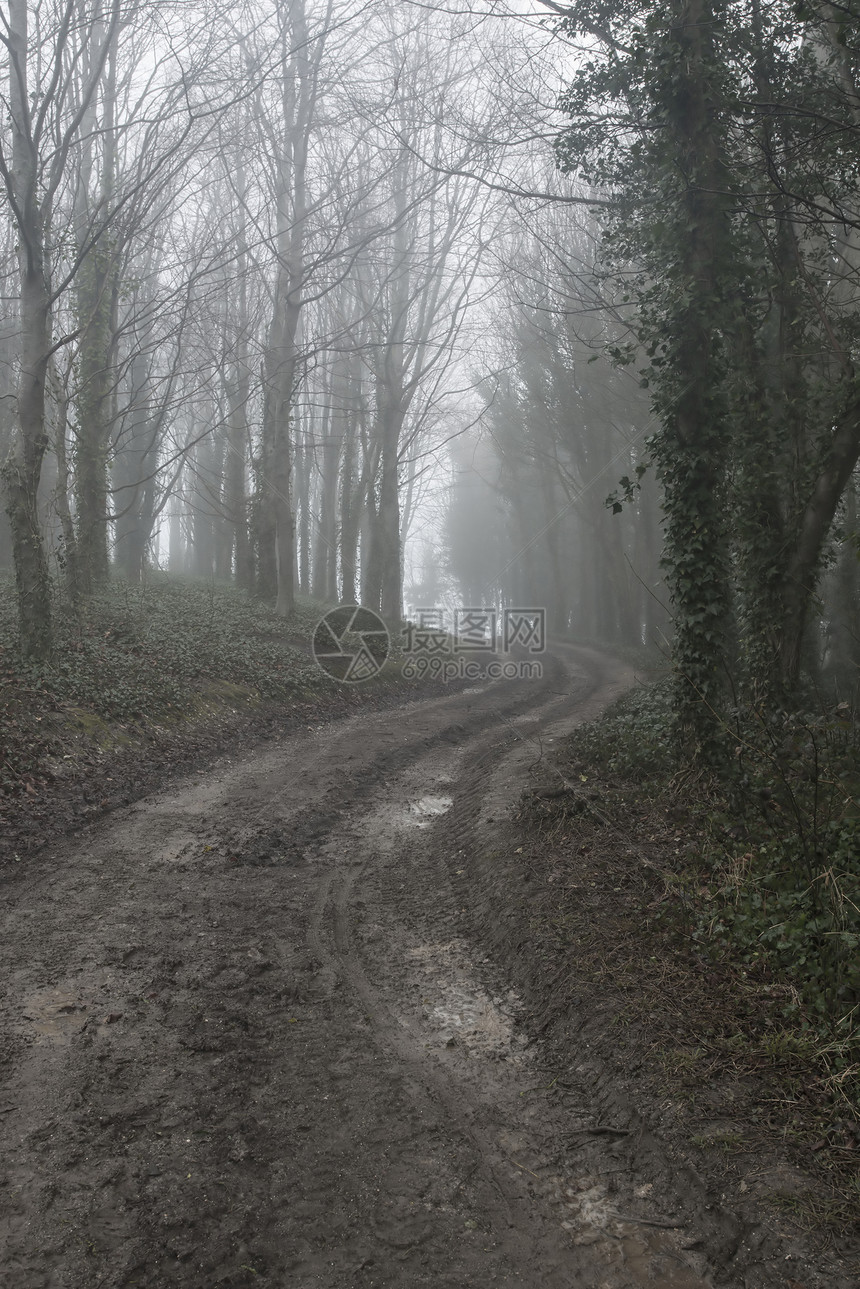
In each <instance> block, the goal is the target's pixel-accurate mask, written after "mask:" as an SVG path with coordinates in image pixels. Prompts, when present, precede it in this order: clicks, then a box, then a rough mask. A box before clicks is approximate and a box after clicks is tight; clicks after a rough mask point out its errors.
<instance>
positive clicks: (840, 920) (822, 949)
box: [571, 681, 860, 1111]
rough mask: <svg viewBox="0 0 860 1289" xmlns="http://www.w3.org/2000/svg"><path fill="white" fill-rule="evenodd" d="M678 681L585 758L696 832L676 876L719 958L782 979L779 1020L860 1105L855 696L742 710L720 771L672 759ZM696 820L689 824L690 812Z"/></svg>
mask: <svg viewBox="0 0 860 1289" xmlns="http://www.w3.org/2000/svg"><path fill="white" fill-rule="evenodd" d="M670 705H671V687H670V682H669V681H664V682H660V683H658V684H655V685H652V686H649V687H647V688H640V689H637V690H634V691H632V692H630V693H629V694H627V695H625V697H624V698H622V699H621V700H620V702H618V703H617V704H616V705H615V706H614V707H613V708H612V709H610V710H609V711H608V712H607V713H606V714H604V716H603V717H602V718H601V719H599V720H598V721H596V722H594V723H592V724H591V725H589V726H586V727H583V728H581V729H580V730H579V731H577V733H576V735H575V736H574V738H573V739H572V741H571V751H572V753H573V754H574V755H575V757H576V760H577V762H578V763H582V764H586V765H588V766H590V767H591V768H592V769H593V770H594V771H595V772H596V773H603V774H604V775H607V776H610V777H613V776H614V777H615V778H616V779H617V780H620V781H622V782H623V783H625V784H632V785H636V790H637V792H638V793H639V794H640V795H643V794H644V795H646V796H648V797H649V798H650V799H651V800H652V801H653V803H654V807H655V809H656V810H658V811H659V810H662V811H664V812H666V813H667V814H668V815H669V816H670V817H671V818H672V819H673V820H674V821H675V824H676V826H682V827H683V828H684V831H685V833H686V834H687V835H688V836H689V837H692V838H694V839H695V843H694V846H693V847H690V846H687V847H686V848H685V849H684V850H683V851H682V852H681V851H677V850H676V852H675V854H674V855H673V859H672V864H673V865H674V866H675V871H673V872H671V873H669V874H667V889H671V890H672V891H673V892H674V894H675V895H676V896H677V899H676V901H675V914H676V915H677V913H678V910H679V909H680V912H681V914H682V916H683V919H684V923H685V929H686V933H687V934H688V935H689V937H690V938H691V939H692V940H693V942H694V943H695V944H696V946H697V951H699V952H702V953H704V954H705V955H706V956H707V957H708V958H710V959H711V960H712V961H714V962H723V963H731V964H733V965H737V966H738V967H740V968H742V969H744V970H748V971H749V972H750V973H751V974H755V975H756V976H757V977H758V978H760V979H761V980H762V981H764V982H768V981H769V982H771V983H772V984H773V985H774V986H775V988H774V998H773V1011H774V1013H775V1014H774V1016H773V1018H772V1019H773V1023H774V1026H775V1029H780V1027H781V1032H785V1031H788V1032H791V1033H794V1034H795V1035H797V1036H799V1038H800V1039H802V1040H803V1041H804V1042H806V1041H808V1042H810V1043H811V1044H812V1046H813V1048H814V1050H815V1053H816V1059H817V1061H818V1063H819V1065H820V1066H822V1067H823V1070H824V1078H825V1081H826V1083H827V1085H828V1087H829V1089H830V1091H831V1092H832V1093H833V1094H834V1096H836V1097H837V1098H838V1099H840V1100H842V1101H843V1102H844V1101H845V1100H847V1101H849V1102H850V1103H851V1104H852V1106H853V1107H854V1110H855V1111H856V1110H857V1109H858V1108H860V731H858V723H857V720H856V719H855V716H854V714H853V713H852V711H851V710H850V708H849V706H848V704H846V703H840V704H839V705H838V706H832V707H830V708H829V709H826V710H822V711H819V712H806V713H791V714H782V715H780V716H777V717H771V718H769V719H767V720H765V719H764V718H763V717H762V716H761V715H760V714H758V713H755V712H746V713H740V712H738V713H736V714H735V723H734V727H733V729H732V730H731V731H730V732H729V731H727V734H726V763H725V766H724V769H723V771H722V772H721V773H714V774H708V775H707V776H706V775H703V774H698V773H694V772H693V771H692V770H691V769H690V768H689V767H684V766H680V765H678V763H677V762H676V761H675V760H674V759H673V756H672V751H671V744H670V740H669V738H668V736H667V733H666V731H668V730H669V729H670V728H671V710H670ZM679 820H682V821H683V822H682V823H681V824H680V825H679V824H678V821H679Z"/></svg>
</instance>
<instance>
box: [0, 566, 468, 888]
mask: <svg viewBox="0 0 860 1289" xmlns="http://www.w3.org/2000/svg"><path fill="white" fill-rule="evenodd" d="M326 607H327V606H325V605H321V604H319V603H317V602H315V601H311V600H308V599H303V600H302V601H301V602H300V603H299V605H298V607H297V611H296V613H295V614H294V615H293V616H292V617H291V618H289V619H285V618H283V617H280V616H279V615H278V614H276V613H275V612H274V610H273V609H272V608H270V607H269V606H267V605H266V604H264V603H262V602H260V601H257V600H254V599H251V598H249V597H248V596H247V595H245V594H244V593H242V592H240V591H237V590H235V589H233V588H231V587H229V586H228V585H225V584H215V583H212V582H205V581H194V580H191V579H183V578H175V577H167V576H164V575H158V574H157V573H151V574H150V576H149V578H148V580H147V581H146V582H144V583H142V584H140V585H137V586H131V585H129V584H127V583H124V582H122V581H121V580H114V581H111V582H110V583H109V584H108V585H107V586H105V587H104V588H102V589H101V590H100V591H99V592H98V594H97V595H95V596H93V597H92V598H91V599H90V600H88V601H87V604H86V607H85V608H82V609H81V610H80V611H79V612H78V613H72V612H71V610H70V609H69V608H68V606H64V605H62V604H58V606H57V609H56V617H55V623H54V635H55V650H54V655H53V657H52V659H51V660H50V662H48V663H46V664H43V665H40V666H36V665H33V664H28V663H27V662H26V661H25V660H24V659H22V658H21V656H20V654H19V653H18V643H17V641H18V625H17V615H16V609H15V597H14V594H13V590H12V586H11V584H10V583H9V581H8V580H5V581H4V580H3V579H0V867H2V866H3V864H4V863H15V862H21V861H23V860H26V857H27V855H28V854H29V853H30V852H32V851H33V850H34V849H37V848H38V847H39V846H41V845H43V844H44V842H45V840H46V839H47V838H48V837H49V836H52V835H62V834H64V833H65V832H67V831H68V830H69V829H70V828H73V827H77V826H79V825H81V824H82V823H85V822H90V821H92V820H93V819H97V818H99V817H101V816H102V815H104V814H106V813H108V812H109V811H111V810H113V809H115V808H116V807H117V806H121V805H128V804H129V803H130V802H132V801H134V800H136V799H137V798H138V797H140V796H142V795H143V794H144V793H146V792H151V791H153V790H154V789H155V788H157V787H158V786H159V785H161V784H163V783H165V782H167V781H168V780H169V778H170V777H171V775H174V774H176V773H177V772H182V771H188V770H190V769H193V770H197V769H200V768H202V767H205V766H207V765H208V764H209V763H210V762H211V760H212V758H213V757H214V756H215V755H217V754H218V753H224V752H227V751H228V750H229V749H230V748H237V747H244V748H247V747H248V746H249V745H250V744H252V743H254V742H255V741H261V740H264V739H266V738H267V737H271V736H273V735H274V736H282V735H283V734H285V733H289V732H293V731H298V730H308V729H317V728H319V726H320V725H321V724H323V723H324V722H326V721H328V720H331V719H336V718H339V717H342V716H345V715H350V714H352V713H355V712H359V711H367V710H381V709H384V708H386V707H390V706H392V705H395V706H396V705H398V704H401V703H403V702H405V701H407V700H408V699H409V698H417V697H419V696H421V697H427V696H430V695H432V694H434V693H435V694H438V693H442V692H445V691H444V687H443V686H442V685H441V684H438V683H437V684H432V683H423V684H422V683H419V682H418V681H409V680H406V679H405V678H404V677H403V676H402V674H401V670H400V667H399V666H398V663H397V660H396V656H393V657H392V658H391V659H390V660H389V662H388V663H387V664H386V666H385V667H384V669H383V671H382V673H381V674H380V675H379V676H378V677H376V678H375V679H374V680H373V681H371V682H369V683H365V684H362V685H342V684H336V683H335V682H334V681H332V680H330V679H329V677H328V676H326V675H325V674H324V673H323V672H322V671H321V670H320V668H319V667H318V666H317V665H316V663H315V662H314V660H313V658H312V656H311V639H312V636H313V633H314V628H315V626H316V624H317V622H318V621H319V618H320V616H321V615H322V614H323V613H324V612H325V609H326ZM395 653H396V651H395Z"/></svg>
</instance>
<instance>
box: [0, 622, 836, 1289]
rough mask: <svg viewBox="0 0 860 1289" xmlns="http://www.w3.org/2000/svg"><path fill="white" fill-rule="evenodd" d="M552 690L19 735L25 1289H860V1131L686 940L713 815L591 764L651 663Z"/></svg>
mask: <svg viewBox="0 0 860 1289" xmlns="http://www.w3.org/2000/svg"><path fill="white" fill-rule="evenodd" d="M108 629H111V630H112V628H108ZM294 645H295V648H296V650H297V651H299V652H300V650H301V639H300V633H297V634H296V637H295V641H294ZM87 647H89V646H87ZM545 663H546V665H545V674H544V678H543V680H542V681H541V682H528V683H526V682H516V683H506V684H498V685H492V686H491V685H487V684H479V685H476V686H474V687H472V688H471V689H469V690H462V691H461V692H459V693H452V692H437V693H435V694H434V693H431V692H427V691H425V692H424V693H419V692H418V691H417V689H416V688H414V687H413V688H412V689H411V690H410V691H409V692H404V689H403V688H402V685H403V682H402V681H394V682H393V683H389V684H387V685H378V686H377V687H376V688H375V689H374V687H373V686H370V687H368V688H363V687H361V686H359V687H356V689H355V690H347V689H345V688H344V687H340V688H335V687H334V686H331V687H323V686H321V685H315V682H312V681H311V680H310V678H309V676H304V673H303V678H302V680H301V683H300V684H298V685H296V686H295V687H294V689H293V691H291V694H286V693H284V694H282V695H280V697H279V698H278V699H277V701H276V700H275V699H272V700H271V701H267V702H263V701H256V699H255V700H254V701H252V702H251V703H250V704H249V703H248V702H247V700H246V701H245V702H243V703H241V704H240V703H239V702H238V701H237V699H236V694H235V692H234V693H233V694H232V698H233V700H234V701H233V702H232V703H231V702H230V701H227V702H225V701H224V694H225V691H224V689H223V684H228V685H237V684H239V682H238V681H236V680H225V681H222V682H221V684H222V688H221V689H220V692H219V697H218V701H217V702H216V701H215V700H213V698H212V693H213V690H212V685H213V683H214V682H213V681H212V680H211V679H210V680H208V681H207V680H205V678H204V677H202V676H201V677H200V678H199V681H198V686H199V688H198V694H199V693H200V692H203V693H204V700H203V702H202V705H201V706H200V707H199V708H197V707H194V706H193V705H192V706H190V707H189V706H187V705H186V708H185V713H186V715H185V719H184V720H183V721H180V720H178V719H177V720H176V721H175V722H174V723H170V722H168V723H166V724H164V725H158V726H157V727H155V728H150V729H149V730H148V733H147V734H146V736H145V737H142V736H141V734H140V730H141V729H145V728H146V726H147V722H146V719H145V718H143V719H141V724H140V726H135V727H134V729H132V730H131V731H130V730H129V728H128V726H130V725H132V724H133V722H132V721H131V720H129V721H127V722H122V723H125V724H126V726H127V728H126V730H125V731H121V730H120V731H119V733H123V734H124V735H125V738H124V739H118V738H117V737H116V733H117V724H118V722H116V721H114V720H111V719H110V718H109V717H108V716H98V721H100V722H103V724H102V725H100V726H98V727H97V729H96V732H97V733H98V735H99V737H98V738H97V739H95V740H94V739H93V736H92V730H84V729H81V728H78V729H77V732H75V728H74V725H73V723H70V722H69V721H68V720H67V717H68V709H67V708H66V707H63V706H62V704H63V703H70V702H71V700H70V699H68V698H58V697H57V694H56V691H53V693H51V694H49V697H48V699H46V700H45V702H46V707H45V710H44V711H42V710H41V709H37V710H34V711H31V712H30V713H29V715H27V714H26V713H25V712H24V709H23V706H22V705H21V704H18V705H15V706H14V708H13V705H12V704H9V705H8V706H7V709H6V710H7V712H8V711H9V710H14V712H16V713H17V716H15V717H13V719H18V720H19V721H20V722H23V723H24V724H26V721H27V720H28V719H29V720H31V721H32V723H33V724H41V723H42V722H44V720H45V719H46V718H47V717H48V716H49V715H50V710H49V709H51V710H53V711H54V713H55V714H56V712H57V711H59V716H58V717H57V725H58V728H59V733H57V729H54V730H52V732H51V734H50V738H46V739H45V740H44V743H45V744H49V749H48V751H47V752H46V751H45V750H44V748H42V750H37V752H31V753H30V757H31V768H29V769H24V770H20V769H19V770H17V771H16V773H18V775H19V780H16V783H18V786H17V787H15V788H14V789H13V790H8V789H7V792H6V800H5V806H4V808H5V827H6V843H7V844H6V849H5V861H4V864H3V866H2V868H0V971H2V975H3V980H4V992H3V1000H2V1008H0V1078H2V1082H0V1285H2V1286H3V1287H4V1289H6V1286H8V1287H9V1289H13V1286H14V1289H43V1287H44V1289H49V1287H50V1289H55V1287H57V1289H85V1287H86V1289H96V1287H97V1286H105V1287H108V1289H112V1287H114V1286H116V1287H117V1289H118V1287H120V1286H123V1287H124V1286H126V1285H129V1286H130V1285H138V1286H146V1287H147V1289H161V1287H162V1286H165V1287H166V1286H178V1285H181V1286H186V1287H187V1289H213V1287H214V1286H224V1287H226V1286H231V1287H235V1289H239V1287H241V1289H246V1287H250V1286H260V1285H271V1286H273V1287H278V1289H280V1287H281V1286H288V1285H289V1286H291V1287H292V1286H296V1287H297V1289H352V1287H353V1286H355V1287H356V1289H364V1287H365V1286H366V1287H367V1289H370V1287H371V1286H380V1287H381V1286H386V1287H388V1289H412V1287H413V1286H416V1287H418V1286H422V1285H427V1286H431V1285H432V1286H434V1289H435V1287H436V1286H445V1285H449V1286H459V1287H462V1289H465V1287H466V1286H469V1287H470V1289H472V1287H473V1286H475V1287H480V1286H484V1285H486V1286H490V1285H507V1286H511V1289H513V1287H514V1286H517V1287H518V1289H543V1286H548V1287H549V1289H552V1287H553V1286H558V1287H559V1289H560V1287H561V1286H570V1285H573V1284H577V1285H582V1286H583V1287H584V1289H631V1287H632V1286H645V1285H652V1286H653V1285H661V1286H666V1287H669V1289H700V1287H701V1286H725V1287H726V1289H728V1287H729V1286H732V1287H735V1286H736V1287H738V1289H740V1287H743V1289H759V1287H761V1289H771V1287H773V1289H776V1287H777V1286H778V1287H779V1289H824V1286H827V1289H848V1286H854V1285H855V1284H856V1283H857V1277H858V1273H860V1244H858V1242H857V1240H856V1238H853V1236H852V1234H851V1232H850V1231H849V1223H850V1218H851V1212H850V1205H848V1204H847V1201H846V1198H845V1184H844V1178H845V1175H846V1171H847V1167H848V1165H849V1164H850V1161H851V1158H852V1153H851V1152H852V1151H853V1150H854V1148H855V1146H856V1141H855V1140H854V1139H853V1137H852V1125H851V1123H846V1122H845V1121H843V1120H838V1119H836V1118H835V1117H836V1116H837V1114H838V1111H837V1110H834V1109H830V1111H829V1113H830V1114H831V1118H834V1119H835V1122H832V1123H825V1124H824V1125H823V1127H822V1126H821V1123H820V1118H821V1115H822V1114H826V1113H828V1110H827V1109H826V1108H825V1107H824V1102H823V1100H822V1096H821V1095H820V1094H819V1093H818V1092H816V1089H815V1087H813V1086H812V1083H813V1082H814V1080H813V1079H812V1077H811V1075H810V1068H811V1067H810V1065H809V1063H808V1062H807V1061H805V1060H804V1057H803V1053H802V1052H798V1051H797V1050H796V1049H795V1048H792V1047H791V1045H790V1044H787V1043H785V1042H783V1046H782V1047H780V1044H779V1043H777V1042H775V1040H774V1033H775V1031H774V1027H773V1024H772V1017H771V1016H770V1015H769V1010H768V1009H769V1000H770V1003H771V1004H772V998H771V997H770V995H768V994H767V993H766V992H765V991H763V990H762V989H761V988H760V987H759V986H758V985H755V986H754V985H753V984H752V983H750V982H749V981H747V980H746V978H745V977H744V975H743V973H742V971H741V970H740V969H737V970H732V969H731V968H729V967H727V966H720V967H714V966H713V965H712V964H707V963H705V962H704V961H703V960H702V959H701V958H700V957H699V956H698V954H697V952H696V951H695V950H694V948H693V947H691V946H690V945H689V944H688V943H684V941H683V937H682V936H679V934H678V930H677V925H676V922H675V921H673V919H672V918H671V916H670V917H668V918H665V917H664V916H663V914H664V911H667V910H670V909H671V906H672V904H673V900H674V892H673V885H672V882H671V880H670V875H671V872H672V871H673V867H674V860H673V858H672V857H673V856H675V855H676V854H677V852H678V850H679V848H683V847H684V845H686V844H687V843H688V842H689V840H690V839H689V838H688V837H685V836H684V831H683V822H682V821H680V820H679V819H671V818H666V817H662V818H658V817H657V815H656V814H655V813H654V812H653V810H652V809H650V807H648V806H647V803H642V804H641V805H640V806H638V807H637V806H636V804H635V803H631V802H630V801H629V799H626V800H625V812H626V813H625V815H624V816H623V817H621V818H620V819H619V815H618V811H617V809H616V808H615V807H614V805H613V800H612V798H613V794H616V793H617V791H618V785H617V784H613V783H612V782H610V781H601V780H595V778H594V776H593V775H591V774H590V773H589V769H588V767H587V766H585V765H583V764H580V763H577V762H576V760H575V759H572V753H571V746H572V745H571V744H570V743H569V742H567V741H566V736H567V735H568V734H569V733H570V731H571V730H573V729H575V728H576V727H577V726H578V725H579V724H580V723H581V722H583V721H587V720H590V719H591V718H592V717H594V716H596V715H597V714H598V713H599V712H600V711H601V710H602V709H603V708H604V707H605V706H606V704H607V703H609V702H610V701H611V700H612V699H613V698H614V697H616V696H617V695H618V694H619V693H620V692H621V691H622V690H623V689H624V688H625V687H626V686H627V685H629V684H630V683H631V681H632V679H633V677H632V674H631V672H630V670H629V668H627V667H625V666H624V665H622V664H620V663H615V662H613V661H612V660H611V659H608V658H607V657H606V656H605V655H598V654H596V653H594V652H591V651H588V650H582V649H564V650H558V651H555V652H554V654H553V655H552V657H547V658H546V660H545ZM195 665H196V664H195ZM12 672H14V668H12V667H8V668H7V677H8V676H9V675H10V673H12ZM21 683H22V682H21V681H20V679H16V680H14V682H13V681H11V680H10V681H9V688H10V689H11V688H13V687H14V692H15V693H16V694H19V693H20V685H21ZM27 683H28V684H29V685H31V686H34V685H35V682H34V681H33V679H32V678H30V679H29V680H28V681H27ZM248 688H251V687H250V686H249V687H248ZM8 692H9V689H7V693H8ZM256 693H257V694H258V693H259V691H256ZM154 701H155V700H153V703H154ZM54 704H56V705H57V706H53V705H54ZM249 707H250V709H251V710H249ZM81 708H82V710H83V712H84V719H85V718H86V712H87V710H88V709H87V708H86V707H84V706H83V704H81ZM234 708H235V710H234ZM103 710H104V709H103ZM40 715H41V716H42V721H41V722H40V721H38V719H37V718H38V717H39V716H40ZM16 728H21V727H20V726H19V727H16ZM70 738H74V739H77V740H78V742H77V744H76V745H75V746H77V749H78V750H77V751H75V750H74V749H73V751H71V752H63V751H62V750H61V748H62V746H72V744H71V743H70V742H69V739H70ZM19 742H20V743H21V744H23V747H24V752H20V751H19V753H17V755H21V756H24V755H25V753H26V747H27V746H28V744H27V743H26V741H25V740H20V741H19ZM554 748H558V749H559V754H558V755H556V754H555V753H554V751H553V749H554ZM51 757H53V758H54V759H53V760H51ZM68 760H72V761H73V762H74V769H73V770H71V769H67V770H66V772H65V774H62V773H61V774H56V773H55V769H54V767H56V766H57V765H58V764H59V765H60V768H61V769H62V763H63V762H65V763H66V764H67V763H68ZM21 764H22V762H18V765H19V766H20V765H21ZM9 774H10V778H11V774H12V771H11V770H10V771H9ZM21 776H23V778H21ZM22 781H23V783H24V785H25V786H23V787H21V786H20V782H22ZM7 782H8V781H7ZM27 782H29V783H30V786H31V789H32V790H29V791H28V789H27V787H26V784H27ZM108 785H110V786H108ZM0 835H2V834H0ZM770 1010H771V1011H772V1006H771V1007H770ZM776 1032H779V1031H776ZM818 1132H821V1133H823V1135H822V1136H821V1139H820V1140H816V1139H815V1137H816V1133H818Z"/></svg>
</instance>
